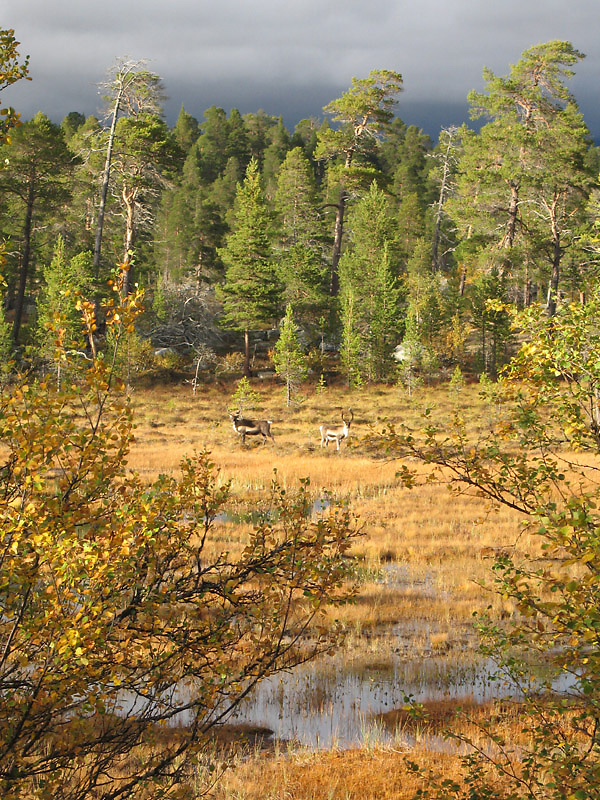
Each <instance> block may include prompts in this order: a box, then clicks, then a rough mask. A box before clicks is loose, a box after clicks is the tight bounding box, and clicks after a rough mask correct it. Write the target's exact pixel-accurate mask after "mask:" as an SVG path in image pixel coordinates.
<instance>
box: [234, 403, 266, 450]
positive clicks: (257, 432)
mask: <svg viewBox="0 0 600 800" xmlns="http://www.w3.org/2000/svg"><path fill="white" fill-rule="evenodd" d="M229 416H230V417H231V421H232V422H233V430H234V431H235V432H236V433H239V435H240V436H241V437H242V444H245V443H246V436H262V437H263V444H266V443H267V437H268V438H269V439H271V440H272V442H273V444H275V439H274V437H273V434H272V433H271V425H272V422H273V420H270V419H245V418H244V417H240V414H239V411H238V412H236V413H235V414H230V415H229Z"/></svg>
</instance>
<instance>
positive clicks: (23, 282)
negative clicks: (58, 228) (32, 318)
mask: <svg viewBox="0 0 600 800" xmlns="http://www.w3.org/2000/svg"><path fill="white" fill-rule="evenodd" d="M34 184H35V180H34V178H33V177H30V179H29V185H28V188H27V205H26V208H25V222H24V224H23V255H22V256H21V268H20V269H19V287H18V289H17V296H16V298H15V318H14V321H13V329H12V338H13V340H14V341H15V342H17V341H18V340H19V330H20V329H21V321H22V319H23V309H24V306H25V289H26V288H27V278H28V276H29V275H28V273H29V258H30V253H31V222H32V219H33V204H34V202H35V192H34Z"/></svg>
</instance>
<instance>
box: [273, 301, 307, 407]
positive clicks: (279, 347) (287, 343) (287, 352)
mask: <svg viewBox="0 0 600 800" xmlns="http://www.w3.org/2000/svg"><path fill="white" fill-rule="evenodd" d="M273 364H274V366H275V372H276V373H277V374H278V375H279V377H280V378H282V379H283V380H284V381H285V398H286V404H287V406H288V408H289V407H290V406H291V404H292V395H293V393H294V391H295V390H296V389H297V387H298V386H299V385H300V384H301V383H302V381H304V380H305V379H306V376H307V374H308V363H307V360H306V356H305V355H304V353H303V351H302V348H301V346H300V342H299V341H298V335H297V333H296V323H295V322H294V311H293V309H292V306H291V305H289V303H288V306H287V308H286V311H285V317H284V318H283V321H282V323H281V332H280V334H279V339H278V340H277V344H276V345H275V351H274V353H273Z"/></svg>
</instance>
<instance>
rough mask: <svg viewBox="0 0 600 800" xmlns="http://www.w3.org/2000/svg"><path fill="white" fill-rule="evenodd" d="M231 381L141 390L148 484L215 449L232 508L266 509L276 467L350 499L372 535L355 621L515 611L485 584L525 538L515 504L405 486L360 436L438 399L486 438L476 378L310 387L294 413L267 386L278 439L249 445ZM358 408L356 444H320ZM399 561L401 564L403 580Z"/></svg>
mask: <svg viewBox="0 0 600 800" xmlns="http://www.w3.org/2000/svg"><path fill="white" fill-rule="evenodd" d="M234 388H235V385H234V384H230V385H224V384H221V385H220V386H218V385H214V384H213V385H211V386H208V387H205V388H204V389H202V390H200V391H199V392H198V393H197V394H196V396H193V395H192V392H191V390H190V389H189V387H187V386H185V385H183V386H178V387H177V386H176V387H174V386H168V387H159V388H153V389H146V390H138V391H136V392H134V393H133V397H132V401H133V406H134V413H135V420H136V431H135V437H136V441H135V443H134V445H133V447H132V450H131V455H130V460H129V463H130V466H131V468H132V469H135V470H136V471H138V472H139V473H140V474H141V475H142V476H143V477H144V478H145V479H147V480H151V479H153V478H154V477H155V476H156V475H157V474H158V473H159V472H167V473H169V472H175V471H176V470H177V468H178V464H179V461H180V460H181V458H182V457H183V456H185V455H193V453H194V452H195V451H198V450H201V449H204V448H206V449H209V450H210V451H211V454H212V458H213V460H214V462H215V463H216V465H217V467H218V468H219V470H220V474H221V476H222V479H223V480H231V481H232V503H233V505H234V506H237V507H240V506H241V507H246V508H252V507H255V506H256V505H259V506H260V504H261V503H263V505H264V502H265V496H266V494H267V492H268V489H269V486H270V484H271V481H272V480H273V477H274V470H276V471H277V479H278V480H279V482H280V483H281V484H282V485H283V486H284V487H286V488H292V487H294V486H297V485H298V483H299V481H300V479H301V478H309V479H310V485H311V489H312V491H313V492H314V496H315V498H317V497H321V496H323V494H324V493H330V494H331V495H333V496H334V497H335V498H337V499H339V500H341V501H344V502H347V503H348V504H349V506H350V509H351V511H352V512H353V514H355V515H356V516H357V517H358V518H359V520H360V522H361V524H362V526H363V529H364V532H365V535H364V537H363V538H362V539H361V540H360V541H359V542H358V543H357V544H356V546H355V548H354V555H355V556H356V557H357V558H358V559H359V561H360V562H361V563H363V564H364V565H365V569H364V570H363V578H364V581H363V588H362V592H361V595H360V596H359V598H358V601H357V603H356V604H354V605H351V606H347V607H345V608H344V609H342V610H341V612H340V611H339V610H336V615H337V616H338V618H341V620H342V622H344V623H345V624H346V625H347V627H348V628H350V629H355V628H357V627H361V628H363V629H364V628H377V627H379V626H382V625H387V624H389V623H392V622H399V621H401V620H402V619H405V618H411V619H412V618H414V616H415V615H418V616H419V617H420V618H422V619H429V620H439V621H441V622H444V621H445V622H447V623H448V624H450V623H451V622H454V623H456V622H457V621H460V620H462V621H466V620H468V619H470V618H471V616H472V614H473V612H474V611H476V610H479V609H481V608H482V607H484V606H486V605H487V604H488V603H489V602H490V601H492V602H493V603H495V605H496V608H497V611H498V612H499V613H510V611H511V609H506V608H502V603H501V601H499V600H498V599H497V598H496V597H495V596H494V595H490V594H489V593H488V592H486V591H483V590H482V589H481V587H480V586H479V584H480V583H481V582H483V581H484V580H486V579H488V578H489V574H490V558H493V556H494V554H495V553H497V552H500V551H502V550H503V549H506V548H512V547H513V546H514V545H515V543H516V542H517V539H518V530H519V520H518V517H517V515H516V514H514V513H511V512H509V511H506V510H501V511H498V512H496V513H493V514H491V513H490V511H489V509H487V508H486V507H485V506H484V505H483V503H482V501H481V500H480V499H478V498H474V497H467V496H463V497H456V496H453V495H451V494H450V493H449V492H448V491H447V490H446V488H445V487H443V486H439V485H434V484H426V485H422V486H419V487H416V488H414V489H412V490H409V489H406V488H404V487H403V486H402V485H401V483H400V481H399V480H398V478H397V477H396V473H397V471H398V469H399V466H400V465H399V463H398V462H395V461H386V460H384V459H383V458H381V457H378V458H376V457H374V456H373V454H372V453H370V452H369V451H368V450H367V448H366V447H365V446H364V445H363V444H362V443H361V441H360V440H361V438H362V437H363V436H365V435H367V434H368V433H369V432H370V431H372V430H374V429H381V428H382V427H383V425H384V421H390V422H393V423H394V424H400V423H407V424H409V425H413V426H417V425H418V424H419V412H420V409H421V408H423V407H425V406H426V405H430V404H432V403H435V404H436V406H437V409H438V411H439V413H440V414H441V415H442V416H443V415H446V416H447V417H448V418H450V416H451V415H452V413H453V411H454V410H456V408H457V407H458V404H459V403H460V404H464V405H465V406H467V407H468V408H469V415H468V416H469V419H470V423H469V424H470V433H471V434H472V435H473V437H477V436H478V435H479V434H480V433H481V432H483V431H485V429H486V425H487V424H489V422H487V421H486V420H489V415H490V414H493V413H494V411H493V409H490V408H489V407H488V406H486V404H485V403H484V402H483V401H482V400H481V398H480V397H479V392H478V387H477V386H472V387H468V388H467V389H466V390H465V391H464V393H463V394H462V395H461V396H459V397H458V398H456V397H452V396H451V395H450V394H449V393H448V391H447V389H446V388H445V387H440V388H438V389H435V390H428V391H424V392H423V394H422V395H420V396H419V397H418V398H417V399H415V398H408V397H407V396H406V395H405V394H403V393H400V392H399V390H398V389H397V388H396V387H377V388H375V389H370V390H365V391H362V392H360V393H351V392H348V391H346V390H343V389H339V390H334V389H329V390H327V391H326V392H324V393H322V394H317V393H316V392H311V393H309V396H308V397H307V399H306V400H305V402H304V403H303V404H302V405H301V406H300V407H298V408H292V409H288V408H286V407H285V405H284V402H283V396H282V393H281V387H279V386H277V385H269V386H266V387H263V386H258V387H255V388H258V389H259V390H260V392H261V403H260V407H259V408H258V409H257V410H255V411H253V412H251V415H253V416H256V417H262V418H268V419H272V420H273V425H272V431H273V434H274V436H275V444H273V443H272V442H270V441H268V442H267V444H266V445H263V444H262V443H261V442H257V441H256V440H252V439H250V438H248V439H247V443H246V446H242V444H241V441H240V439H239V437H238V436H237V435H236V434H235V432H234V431H233V428H232V425H231V422H230V420H229V417H228V416H227V407H228V405H229V404H230V402H231V394H232V393H233V390H234ZM349 407H352V408H353V410H354V415H355V417H354V423H353V425H352V427H351V431H350V433H351V435H350V440H349V442H344V443H342V445H341V449H340V452H339V453H338V452H336V450H335V448H333V446H330V447H329V449H327V450H326V449H324V448H323V449H322V448H320V446H319V442H320V436H319V431H318V428H319V424H320V423H321V422H325V421H336V419H337V420H339V419H340V415H341V411H342V409H348V408H349ZM248 528H249V525H247V526H246V529H248ZM216 536H218V537H219V538H220V539H222V540H223V541H229V542H230V543H235V542H236V541H238V542H241V541H243V536H244V530H243V526H234V525H226V526H221V530H220V531H217V532H216ZM523 544H524V542H523V541H522V540H521V541H520V542H519V546H523ZM529 544H530V543H529V542H528V543H527V545H528V546H529ZM395 567H396V568H398V569H401V570H402V575H401V580H397V579H396V577H395V575H397V574H399V573H398V572H396V573H394V568H395ZM386 570H387V572H386ZM369 575H370V576H371V578H370V579H369ZM424 587H425V589H424Z"/></svg>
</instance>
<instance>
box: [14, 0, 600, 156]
mask: <svg viewBox="0 0 600 800" xmlns="http://www.w3.org/2000/svg"><path fill="white" fill-rule="evenodd" d="M0 12H1V18H2V26H3V27H7V28H14V30H15V35H16V38H17V39H18V40H19V41H20V42H21V46H20V52H21V53H22V55H26V54H29V55H30V56H31V62H30V75H31V77H32V79H33V80H32V81H31V82H26V81H20V82H19V83H18V84H16V85H14V86H13V87H10V88H9V89H6V90H5V91H4V92H3V93H2V97H0V101H1V103H2V105H3V106H4V105H8V104H11V105H13V106H15V107H16V108H17V110H19V111H21V115H22V117H23V118H24V119H29V118H30V117H31V116H33V114H35V113H36V112H37V111H40V110H41V111H43V112H44V113H45V114H47V115H48V116H49V117H50V118H51V119H53V120H54V121H56V122H60V120H61V119H62V118H63V117H64V116H65V115H66V114H67V113H68V112H69V111H80V112H82V113H83V114H85V115H86V116H87V115H89V114H98V112H99V107H100V99H99V95H98V83H99V82H100V81H101V80H102V79H103V77H104V76H105V74H106V71H107V68H108V67H109V66H110V65H111V64H112V63H114V61H115V60H116V59H117V58H118V57H123V56H127V57H130V58H133V59H147V60H148V68H149V69H151V70H152V71H153V72H156V73H158V74H159V75H160V76H161V77H162V79H163V82H164V84H165V88H166V92H167V95H168V98H169V99H168V100H167V103H166V106H165V112H166V117H167V120H168V122H169V123H170V124H173V123H174V121H175V119H176V118H177V114H178V112H179V109H180V108H181V105H182V104H183V105H184V106H185V108H186V110H187V111H188V112H189V113H191V114H193V115H194V116H196V117H198V118H199V119H201V118H202V114H203V112H204V110H205V109H206V108H208V107H209V106H211V105H213V104H214V105H217V106H221V107H222V108H224V109H225V110H226V111H229V110H230V109H231V108H232V107H236V108H238V109H239V110H240V111H241V112H242V113H246V112H249V111H257V110H258V109H259V108H262V109H264V110H265V111H266V112H267V113H269V114H273V115H276V116H279V115H282V116H283V119H284V122H285V124H286V126H287V127H288V128H289V129H293V127H294V125H295V124H296V123H297V122H298V121H299V120H300V119H303V118H306V117H309V116H316V117H322V116H323V114H322V107H323V105H324V104H325V103H327V102H329V101H330V100H332V99H334V98H335V97H338V96H339V95H340V94H341V92H342V91H344V90H345V89H347V88H348V87H349V86H350V84H351V81H352V77H353V76H356V77H358V78H363V77H366V76H367V75H368V73H369V72H370V70H372V69H390V70H396V71H398V72H400V73H401V74H402V76H403V78H404V92H403V94H402V95H401V97H400V102H399V105H398V108H397V114H398V116H399V117H401V118H402V119H403V120H404V121H405V122H406V123H407V124H412V125H418V126H419V127H421V128H423V130H424V131H425V132H426V133H429V134H430V135H431V136H432V137H433V138H434V139H437V136H438V133H439V130H440V128H441V127H442V126H447V125H450V124H459V123H461V122H463V121H465V120H466V119H467V102H466V95H467V93H468V92H469V91H470V90H471V89H481V88H483V82H482V77H481V73H482V68H483V67H484V66H487V67H489V68H490V69H492V70H493V71H494V72H495V73H497V74H499V75H505V74H507V72H508V71H509V69H510V65H511V64H514V63H515V62H516V61H518V59H519V57H520V55H521V53H522V52H523V50H525V49H527V48H528V47H531V46H533V45H535V44H539V43H540V42H547V41H550V40H551V39H566V40H568V41H570V42H572V43H573V45H574V46H575V47H576V48H577V49H578V50H580V51H582V52H583V53H585V54H586V56H587V58H585V59H584V61H583V62H581V63H580V64H579V65H578V66H577V75H576V77H575V78H574V79H573V80H572V81H571V82H570V86H571V90H572V91H573V93H574V94H575V96H576V98H577V100H578V102H579V105H580V108H581V110H582V112H583V114H584V117H585V120H586V122H587V124H588V126H589V128H590V130H591V132H592V135H593V136H594V138H595V139H596V141H597V142H600V109H599V107H598V106H599V102H598V100H599V97H598V87H599V85H600V41H599V33H600V24H599V23H600V0H560V1H559V0H502V2H499V1H498V0H496V1H494V0H360V1H359V0H99V1H98V2H95V0H0Z"/></svg>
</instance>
